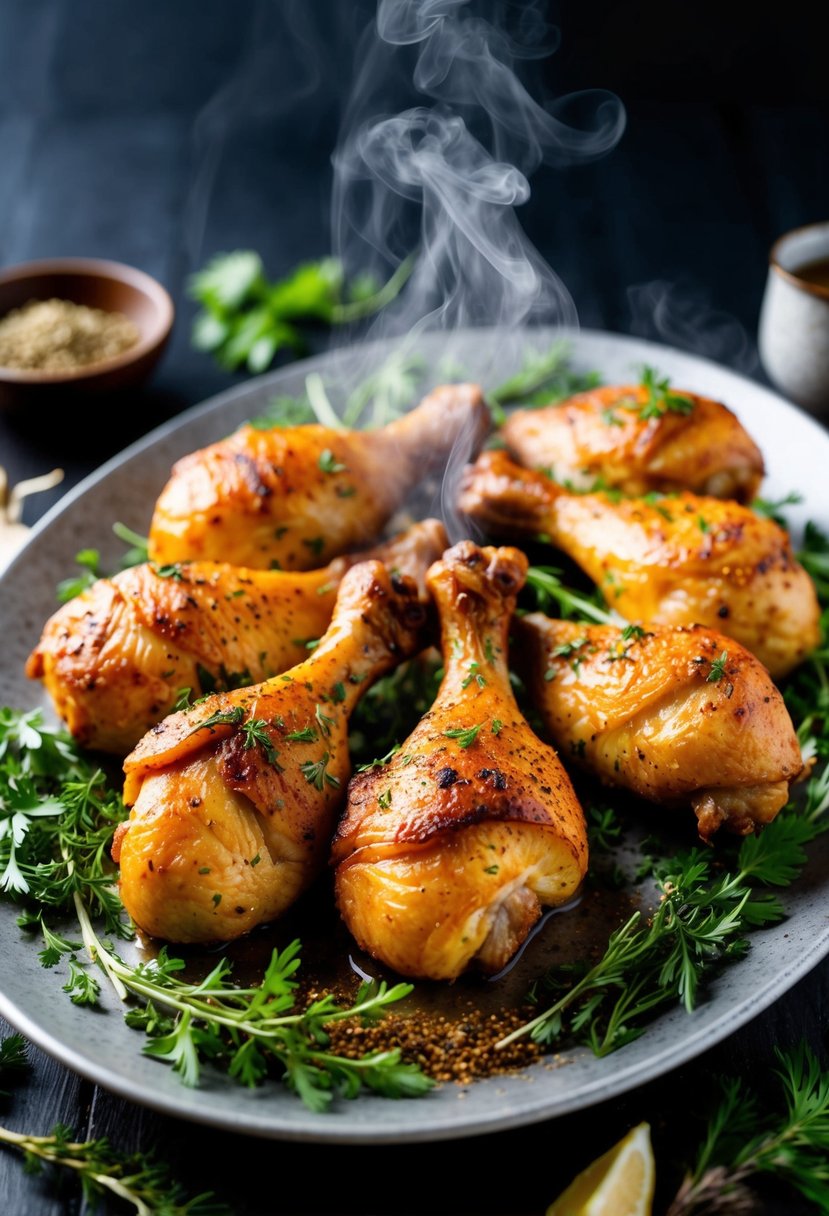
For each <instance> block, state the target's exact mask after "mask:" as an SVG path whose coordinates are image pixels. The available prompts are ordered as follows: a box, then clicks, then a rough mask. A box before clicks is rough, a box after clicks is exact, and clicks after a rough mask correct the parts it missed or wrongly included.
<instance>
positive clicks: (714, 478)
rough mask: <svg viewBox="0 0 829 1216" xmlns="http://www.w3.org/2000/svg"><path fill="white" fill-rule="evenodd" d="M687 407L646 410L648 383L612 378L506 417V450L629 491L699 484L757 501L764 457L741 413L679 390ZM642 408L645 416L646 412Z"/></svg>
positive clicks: (574, 479)
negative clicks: (604, 383)
mask: <svg viewBox="0 0 829 1216" xmlns="http://www.w3.org/2000/svg"><path fill="white" fill-rule="evenodd" d="M675 392H676V393H677V394H678V395H680V396H681V397H682V398H685V399H686V400H687V401H688V402H690V403H691V404H692V408H691V409H690V410H689V411H688V412H687V413H678V412H674V411H671V410H667V409H666V410H665V411H664V412H663V413H661V414H659V415H658V416H657V417H647V405H648V402H649V400H650V390H649V389H648V387H647V386H646V385H641V384H640V385H631V384H625V385H608V386H607V387H604V388H596V389H592V390H591V391H590V392H587V393H579V394H578V395H577V396H575V397H570V398H569V399H568V400H567V401H562V402H561V404H560V405H551V406H548V407H547V408H546V409H540V410H518V411H516V412H515V413H514V414H512V415H511V416H510V417H509V418H508V419H507V421H506V423H505V424H504V428H503V436H504V439H505V441H506V445H507V450H508V451H509V452H510V454H511V455H512V456H514V457H515V459H516V460H517V461H519V462H520V463H521V464H523V465H526V466H527V467H528V468H535V469H538V468H548V469H552V475H553V476H554V477H555V479H556V481H559V482H570V483H572V484H573V485H574V486H575V487H576V488H578V489H589V488H590V487H591V486H592V485H593V483H594V482H595V481H596V479H597V478H601V480H602V483H603V484H604V485H605V486H607V487H608V488H610V489H619V490H622V491H623V492H624V493H625V494H647V493H649V492H650V491H651V490H661V491H665V490H692V491H693V492H694V493H695V494H704V495H708V496H710V497H712V498H733V499H736V500H737V501H738V502H743V503H746V502H751V500H752V499H753V498H754V496H755V495H756V493H757V490H758V489H759V486H760V482H761V481H762V478H763V457H762V455H761V453H760V449H759V448H758V447H757V444H756V443H755V442H754V440H753V439H752V438H751V436H750V435H749V434H748V433H747V432H746V430H745V429H744V428H743V426H742V425H741V424H740V422H739V421H738V419H737V418H736V417H735V416H734V414H732V413H731V410H729V409H727V408H726V407H725V406H724V405H721V404H720V402H719V401H712V400H711V398H710V397H700V396H697V394H696V393H686V392H684V391H680V390H675ZM643 409H644V410H645V413H646V416H645V417H644V418H643V417H642V412H643Z"/></svg>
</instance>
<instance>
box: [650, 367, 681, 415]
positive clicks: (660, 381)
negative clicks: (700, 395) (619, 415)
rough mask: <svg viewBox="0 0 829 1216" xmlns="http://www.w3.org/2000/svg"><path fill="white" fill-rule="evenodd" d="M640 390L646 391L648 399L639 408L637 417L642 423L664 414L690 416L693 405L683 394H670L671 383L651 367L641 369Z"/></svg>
mask: <svg viewBox="0 0 829 1216" xmlns="http://www.w3.org/2000/svg"><path fill="white" fill-rule="evenodd" d="M641 385H642V388H644V389H646V390H647V393H648V397H647V400H646V401H645V402H644V404H643V405H641V406H640V407H639V417H640V418H641V419H642V420H643V421H647V420H648V419H651V418H662V417H664V415H665V414H691V413H693V410H694V403H693V401H692V400H691V398H690V397H686V396H685V395H684V394H683V393H673V392H671V382H670V380H669V379H668V377H667V376H663V377H662V378H660V377H659V373H658V372H657V371H655V370H654V368H652V367H643V368H642V380H641Z"/></svg>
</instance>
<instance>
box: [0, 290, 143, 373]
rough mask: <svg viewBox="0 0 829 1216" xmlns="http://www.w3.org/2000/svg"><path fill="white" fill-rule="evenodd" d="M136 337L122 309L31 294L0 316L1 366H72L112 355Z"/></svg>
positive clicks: (53, 369)
mask: <svg viewBox="0 0 829 1216" xmlns="http://www.w3.org/2000/svg"><path fill="white" fill-rule="evenodd" d="M140 337H141V334H140V332H139V330H138V327H137V326H136V325H135V323H134V322H133V321H131V320H130V319H129V317H125V316H124V314H123V313H120V312H105V311H104V310H103V309H101V308H88V307H87V306H86V305H85V304H74V303H73V302H72V301H71V300H58V299H52V300H30V301H29V302H28V303H27V304H24V305H23V306H22V307H21V308H15V309H13V310H12V311H11V312H9V313H7V314H6V316H4V317H2V318H0V368H2V367H9V368H19V369H22V370H27V371H42V372H70V371H75V370H77V369H78V368H81V367H88V366H89V365H90V364H93V363H101V362H104V361H105V360H107V359H114V358H115V357H116V356H117V355H121V354H123V353H124V351H127V350H129V349H130V348H131V347H133V346H135V344H136V343H137V342H138V340H139V338H140Z"/></svg>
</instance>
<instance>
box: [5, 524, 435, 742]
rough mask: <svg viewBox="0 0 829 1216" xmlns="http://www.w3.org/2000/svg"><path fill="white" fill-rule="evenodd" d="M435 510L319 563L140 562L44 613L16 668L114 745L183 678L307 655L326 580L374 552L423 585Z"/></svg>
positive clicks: (134, 733) (152, 716) (251, 680)
mask: <svg viewBox="0 0 829 1216" xmlns="http://www.w3.org/2000/svg"><path fill="white" fill-rule="evenodd" d="M446 544H447V540H446V532H445V530H444V528H443V525H442V524H441V523H439V522H438V521H437V520H424V521H423V522H422V523H419V524H415V525H413V527H411V528H409V529H408V531H406V532H402V533H400V535H399V536H397V537H395V538H394V539H393V540H391V541H389V542H388V543H387V544H385V545H380V546H378V547H377V548H375V549H372V550H370V551H369V552H367V553H363V554H359V553H358V554H352V555H350V556H348V557H342V558H336V559H335V560H334V561H333V562H331V563H330V564H329V565H328V566H325V567H323V569H321V570H313V571H281V570H249V569H248V570H246V569H240V568H237V567H235V566H229V565H227V564H226V563H219V562H185V563H178V564H176V565H173V566H169V567H159V566H157V565H154V564H151V563H148V564H145V565H142V566H136V567H133V568H132V569H131V570H124V571H123V572H122V573H121V574H117V575H116V576H115V577H114V578H111V579H99V580H98V582H96V583H95V584H94V585H93V586H92V587H90V588H88V589H87V590H86V591H84V592H83V593H82V594H81V595H79V596H77V597H76V598H75V599H73V600H71V601H70V602H69V603H68V604H65V605H64V606H63V607H62V608H61V609H60V610H59V611H58V612H56V613H55V615H54V616H53V617H52V618H51V620H50V621H48V622H47V624H46V627H45V629H44V631H43V636H42V638H41V639H40V642H39V643H38V645H37V647H36V648H35V650H34V651H33V652H32V654H31V656H30V657H29V660H28V663H27V665H26V673H27V675H29V676H30V677H32V678H33V679H42V680H43V682H44V684H45V686H46V689H47V691H48V692H49V695H50V696H51V698H52V701H53V702H54V705H55V709H56V710H57V712H58V713H59V714H60V716H61V717H62V718H63V719H64V721H65V722H66V724H67V726H68V728H69V730H70V731H71V732H72V734H73V735H74V736H75V738H76V739H77V740H78V741H79V742H80V743H82V744H83V745H84V746H87V747H94V748H97V749H99V750H101V751H109V752H114V753H116V754H117V755H120V756H123V755H125V754H126V753H127V752H128V751H129V750H130V749H131V748H133V747H135V745H136V744H137V743H138V741H139V739H140V738H141V737H142V735H144V734H145V733H146V732H147V731H148V730H149V729H150V727H151V726H153V725H155V723H156V722H159V721H160V720H161V718H163V717H164V715H165V714H168V713H170V712H171V710H172V709H173V706H174V704H175V702H176V699H177V696H178V695H179V693H180V692H181V690H182V689H190V690H191V693H192V698H193V699H197V698H198V697H200V696H202V695H203V694H204V693H206V692H208V691H212V690H213V689H222V688H224V689H228V688H235V687H239V686H245V685H249V684H259V683H261V682H262V681H263V680H266V679H268V678H269V677H270V676H273V675H278V674H279V673H280V672H283V671H285V670H286V669H287V668H288V667H292V666H293V665H294V664H295V663H299V662H300V661H301V660H302V659H303V658H306V657H307V654H308V650H307V643H308V642H310V641H312V640H315V639H317V638H318V637H319V636H320V635H321V634H322V633H324V632H325V630H326V628H327V627H328V624H329V622H330V620H331V613H332V612H333V610H334V602H335V600H336V596H337V588H338V587H339V584H340V581H341V579H342V577H343V575H344V574H345V571H346V570H347V569H348V568H349V567H350V566H351V565H354V564H355V563H357V562H359V561H363V560H366V559H367V558H376V559H377V560H379V561H383V562H386V563H388V565H389V567H390V568H393V569H396V570H400V571H401V572H402V573H404V574H408V575H410V576H411V577H412V578H414V579H415V581H416V582H417V583H418V585H419V586H421V587H422V586H423V581H424V578H425V574H426V570H427V569H428V567H429V566H430V565H431V563H432V562H433V561H434V560H435V559H436V558H437V557H439V556H440V554H441V553H442V552H443V550H444V549H445V548H446Z"/></svg>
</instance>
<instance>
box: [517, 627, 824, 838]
mask: <svg viewBox="0 0 829 1216" xmlns="http://www.w3.org/2000/svg"><path fill="white" fill-rule="evenodd" d="M514 637H515V645H514V647H513V650H514V654H515V656H516V659H517V666H518V670H519V672H520V674H521V675H522V677H523V679H524V681H525V683H526V685H527V689H528V691H529V694H530V697H531V699H532V701H533V703H534V705H535V706H536V708H537V709H538V711H539V712H540V714H541V717H542V720H543V722H544V725H545V727H546V729H547V730H548V731H549V733H550V738H551V739H552V741H553V743H554V744H555V746H556V747H557V748H559V749H560V750H561V752H562V754H563V755H566V756H570V757H571V758H572V759H573V760H574V761H576V762H577V763H579V764H580V765H582V766H583V767H585V768H586V769H588V770H589V771H590V772H592V773H594V774H595V775H596V776H597V777H598V778H599V779H600V780H601V781H602V782H603V783H604V784H605V785H609V786H616V787H619V788H622V789H627V790H630V791H632V792H633V793H634V794H637V795H638V796H639V797H641V798H646V799H648V800H649V801H650V802H656V803H659V804H660V805H663V806H665V807H667V808H669V809H673V808H676V807H681V806H688V805H690V806H691V807H693V809H694V812H695V813H696V815H697V820H698V824H699V833H700V836H702V838H703V839H704V840H708V839H709V838H710V837H711V835H712V834H713V833H714V832H715V831H716V830H717V828H719V827H720V825H721V824H723V825H724V826H725V827H726V828H727V830H728V831H731V832H736V833H737V834H739V835H746V834H748V833H749V832H753V831H754V830H755V828H757V827H760V826H762V825H763V824H766V823H769V822H770V821H771V820H772V819H773V818H774V817H775V815H776V814H777V812H778V811H779V810H780V809H781V807H783V806H785V804H786V802H787V801H788V797H789V786H790V784H791V782H792V781H794V780H795V779H796V778H797V777H798V775H799V774H800V772H801V770H802V768H803V759H802V757H801V754H800V747H799V745H798V742H797V735H796V734H795V730H794V727H793V725H792V721H791V718H790V717H789V713H788V710H787V709H786V706H785V704H784V702H783V698H782V697H781V695H780V693H779V692H778V691H777V689H776V688H775V686H774V684H773V683H772V681H771V679H770V677H769V674H768V672H767V671H766V669H765V668H764V667H763V665H762V664H761V663H759V662H758V660H757V659H756V658H755V657H754V655H752V654H750V653H749V652H748V651H747V650H746V649H745V648H744V647H742V646H740V645H738V644H737V643H736V642H735V641H734V640H733V639H732V638H727V637H724V636H723V634H721V633H717V632H715V631H714V630H711V629H704V628H702V627H701V626H696V627H693V628H688V629H682V628H680V629H669V628H664V627H660V626H656V625H654V626H651V627H650V628H649V629H647V630H646V629H643V628H642V627H641V626H629V627H628V628H627V629H625V630H623V629H617V628H615V627H614V626H611V625H607V626H604V625H584V624H579V623H576V622H573V621H556V620H551V619H550V618H549V617H547V616H544V615H543V614H541V613H531V614H530V615H528V616H525V617H522V618H521V619H520V620H516V622H515V625H514Z"/></svg>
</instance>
